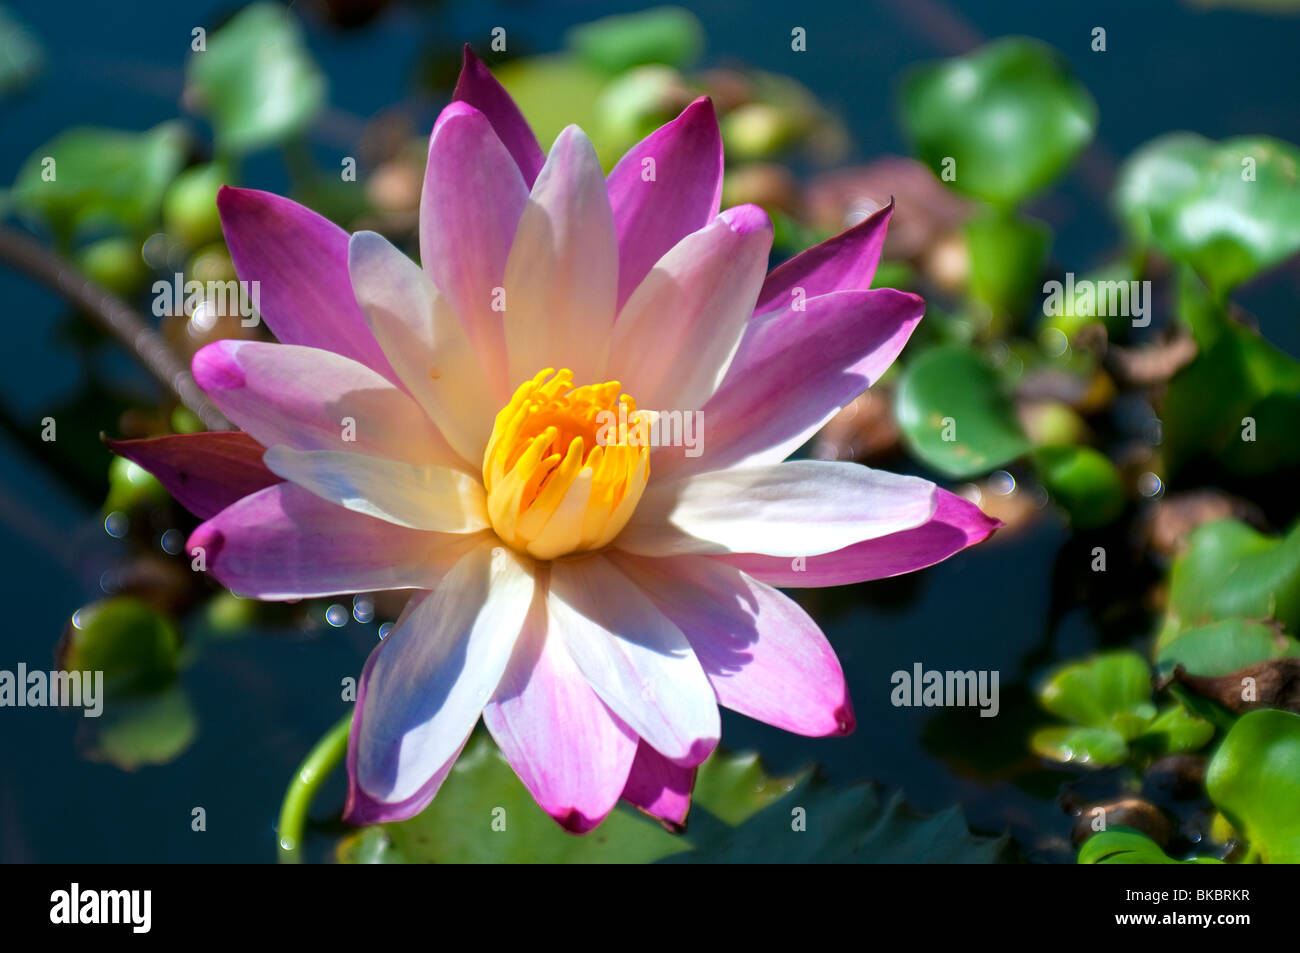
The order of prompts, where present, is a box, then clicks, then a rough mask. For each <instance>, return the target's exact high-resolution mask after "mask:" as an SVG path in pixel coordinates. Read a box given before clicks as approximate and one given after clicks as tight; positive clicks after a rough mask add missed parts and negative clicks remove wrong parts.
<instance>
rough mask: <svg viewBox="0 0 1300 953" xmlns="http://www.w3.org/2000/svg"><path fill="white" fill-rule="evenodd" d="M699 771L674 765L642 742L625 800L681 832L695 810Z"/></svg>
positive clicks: (675, 830)
mask: <svg viewBox="0 0 1300 953" xmlns="http://www.w3.org/2000/svg"><path fill="white" fill-rule="evenodd" d="M695 774H696V769H695V768H683V767H681V766H680V765H676V764H673V763H672V762H671V761H669V760H668V759H667V758H665V757H664V756H663V755H661V754H660V753H659V752H658V751H655V749H654V748H651V747H650V746H649V745H648V744H646V743H645V742H644V741H642V742H640V743H639V744H638V745H637V749H636V760H634V761H633V762H632V770H631V772H630V773H629V774H628V776H627V786H626V787H625V788H623V799H624V800H625V801H627V802H629V803H630V804H633V805H635V806H636V807H638V808H640V809H641V810H642V811H645V812H646V813H647V814H649V815H650V816H651V817H654V818H657V819H658V820H659V822H660V823H662V824H663V825H664V827H666V828H668V829H669V830H670V831H672V832H673V833H675V834H680V833H681V832H682V831H684V830H685V829H686V815H687V814H689V813H690V810H691V790H692V789H693V788H694V787H695Z"/></svg>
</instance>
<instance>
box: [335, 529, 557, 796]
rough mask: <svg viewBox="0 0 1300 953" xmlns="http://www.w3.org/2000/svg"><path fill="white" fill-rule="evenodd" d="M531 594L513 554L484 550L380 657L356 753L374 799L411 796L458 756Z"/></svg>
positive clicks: (463, 564) (467, 560)
mask: <svg viewBox="0 0 1300 953" xmlns="http://www.w3.org/2000/svg"><path fill="white" fill-rule="evenodd" d="M533 589H534V586H533V577H532V573H531V572H530V570H529V569H528V568H527V567H525V566H523V565H522V564H521V563H520V562H519V560H518V559H517V558H516V557H515V556H514V554H512V553H511V552H510V551H509V550H508V549H506V548H505V547H504V546H501V545H499V544H497V545H495V546H494V545H492V544H490V543H489V544H485V545H483V546H480V547H478V548H476V549H475V550H473V551H472V552H470V553H469V554H468V555H466V556H465V557H464V558H463V559H462V560H461V561H460V562H459V563H457V564H456V566H455V568H454V569H452V571H451V572H450V573H448V574H447V577H446V578H445V579H444V580H443V582H442V584H441V585H440V586H439V587H438V588H437V589H436V590H434V592H433V594H432V595H430V596H429V597H428V598H426V599H425V600H424V601H423V602H421V603H420V604H419V605H417V606H416V607H415V609H414V610H412V612H411V614H410V615H409V616H408V617H407V619H406V621H405V622H404V623H403V624H402V625H401V626H399V627H397V628H395V629H394V630H393V632H392V633H391V634H390V635H389V636H388V638H387V639H385V640H384V641H383V642H382V643H380V645H379V647H378V648H376V649H375V653H376V654H375V661H374V665H373V667H372V668H371V669H370V673H369V678H368V680H367V683H366V687H367V690H366V698H365V708H364V711H362V712H360V713H359V717H360V719H361V728H360V731H359V737H358V746H357V773H358V777H359V780H360V783H361V786H362V787H363V788H364V789H365V790H366V792H367V793H368V794H369V795H370V796H372V797H374V798H376V799H378V800H381V801H387V802H392V801H401V800H404V799H405V798H408V797H411V796H412V795H414V794H415V793H416V792H417V791H419V790H420V788H421V786H423V785H424V784H425V783H426V782H427V781H428V780H429V779H430V778H431V777H433V776H434V775H435V774H436V773H437V772H438V771H439V770H440V769H441V768H442V767H444V766H445V765H446V764H447V762H448V761H449V760H450V759H451V758H452V756H453V755H454V754H455V753H456V751H457V749H458V748H459V746H460V745H461V743H462V742H463V741H464V739H465V736H466V735H467V734H468V733H469V731H470V729H471V728H473V727H474V723H475V722H476V721H477V720H478V717H479V714H480V713H481V712H482V711H483V706H484V705H485V704H487V702H488V700H489V699H490V698H491V697H492V693H493V692H494V691H495V690H496V687H497V684H498V683H499V682H500V681H501V674H502V672H504V671H505V667H506V664H507V663H508V662H509V660H510V653H511V651H512V649H513V647H514V642H515V638H516V637H517V636H518V634H519V631H520V629H521V627H522V626H523V622H524V617H525V616H526V615H527V612H528V606H529V603H530V602H531V601H532V598H533Z"/></svg>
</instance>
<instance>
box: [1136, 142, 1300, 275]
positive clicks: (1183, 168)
mask: <svg viewBox="0 0 1300 953" xmlns="http://www.w3.org/2000/svg"><path fill="white" fill-rule="evenodd" d="M1115 202H1116V205H1117V207H1118V209H1119V212H1120V215H1121V217H1122V218H1123V219H1124V221H1125V223H1126V224H1127V225H1128V227H1129V229H1130V231H1131V232H1132V233H1133V235H1134V236H1135V237H1136V238H1137V239H1138V240H1139V241H1140V242H1147V241H1150V242H1151V243H1152V244H1154V245H1155V246H1156V247H1157V248H1159V249H1160V250H1161V251H1163V252H1164V253H1165V254H1166V255H1168V256H1169V257H1171V258H1173V259H1175V260H1177V261H1183V262H1186V263H1188V264H1190V265H1191V266H1192V267H1193V268H1195V269H1196V270H1197V272H1199V273H1200V274H1201V275H1202V276H1203V277H1204V278H1205V279H1206V281H1207V282H1208V283H1209V284H1210V286H1211V287H1212V288H1214V289H1215V291H1216V292H1217V293H1218V294H1219V295H1220V296H1222V295H1223V294H1226V293H1227V292H1228V291H1229V290H1231V289H1232V288H1234V287H1236V286H1237V285H1239V284H1241V283H1242V282H1243V281H1246V280H1247V279H1249V278H1252V277H1254V276H1255V275H1256V274H1258V273H1259V272H1261V271H1263V270H1265V269H1267V268H1270V267H1272V266H1273V265H1276V264H1278V263H1279V262H1281V261H1284V260H1285V259H1287V258H1289V257H1290V256H1291V255H1293V254H1295V253H1296V252H1297V251H1300V150H1298V149H1297V148H1296V147H1295V146H1293V145H1291V144H1290V143H1287V142H1282V141H1280V140H1277V139H1270V138H1268V137H1267V136H1245V137H1240V138H1236V139H1227V140H1224V141H1223V142H1213V141H1211V140H1209V139H1205V138H1202V137H1201V136H1197V135H1194V134H1192V133H1171V134H1169V135H1165V136H1161V137H1159V138H1157V139H1154V140H1152V141H1151V142H1149V143H1147V144H1146V145H1144V146H1143V147H1142V148H1141V149H1139V150H1138V151H1137V152H1136V153H1134V154H1133V155H1132V156H1131V157H1130V158H1129V159H1128V161H1126V162H1125V163H1124V167H1123V168H1122V169H1121V170H1120V176H1119V180H1118V183H1117V185H1116V191H1115Z"/></svg>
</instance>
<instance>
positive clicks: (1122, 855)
mask: <svg viewBox="0 0 1300 953" xmlns="http://www.w3.org/2000/svg"><path fill="white" fill-rule="evenodd" d="M1079 863H1081V864H1221V863H1223V861H1221V860H1218V859H1216V858H1214V857H1193V858H1191V859H1189V860H1174V858H1172V857H1170V856H1169V855H1168V854H1166V853H1165V852H1164V851H1163V850H1162V849H1161V848H1160V845H1159V844H1157V843H1156V842H1155V841H1153V840H1152V839H1151V838H1149V837H1147V835H1146V834H1143V833H1142V832H1141V831H1135V830H1134V829H1133V828H1131V827H1118V826H1117V827H1112V828H1110V829H1109V830H1105V831H1100V832H1099V833H1096V834H1093V835H1092V836H1091V837H1089V838H1088V839H1087V840H1086V841H1084V842H1083V846H1082V847H1080V848H1079Z"/></svg>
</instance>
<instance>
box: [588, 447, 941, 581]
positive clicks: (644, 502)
mask: <svg viewBox="0 0 1300 953" xmlns="http://www.w3.org/2000/svg"><path fill="white" fill-rule="evenodd" d="M935 497H936V488H935V485H934V484H933V483H931V482H929V481H928V480H922V479H920V478H919V477H911V476H899V475H897V474H894V473H888V472H886V471H884V470H871V469H869V468H867V467H864V466H859V465H858V464H856V463H843V462H832V461H823V460H794V461H790V462H787V463H777V464H771V465H768V466H758V467H737V468H735V469H731V470H718V471H715V472H713V473H702V474H699V475H697V476H690V477H686V478H684V479H682V480H678V481H677V482H675V483H666V484H661V485H659V486H655V485H654V484H653V483H651V485H650V486H649V487H648V488H647V489H646V492H645V495H644V496H643V497H642V498H641V502H640V503H639V504H638V505H637V509H636V512H635V513H634V514H633V515H632V520H631V522H629V523H628V525H627V527H626V528H625V529H624V530H623V532H622V533H620V534H619V536H618V538H617V539H616V540H615V541H614V545H616V546H617V547H618V548H619V549H623V550H626V551H628V552H632V553H639V554H641V555H645V556H671V555H675V554H678V553H715V554H716V553H766V554H767V555H769V556H791V557H793V556H817V555H821V554H822V553H829V552H833V551H835V550H837V549H842V548H844V547H845V546H849V545H851V544H853V543H856V542H860V541H862V540H864V539H875V538H877V537H879V536H886V535H888V534H890V533H897V532H900V531H902V530H905V529H911V528H912V527H914V526H920V525H921V524H922V523H924V522H925V521H926V520H928V519H929V518H930V517H931V515H933V513H934V508H935Z"/></svg>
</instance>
